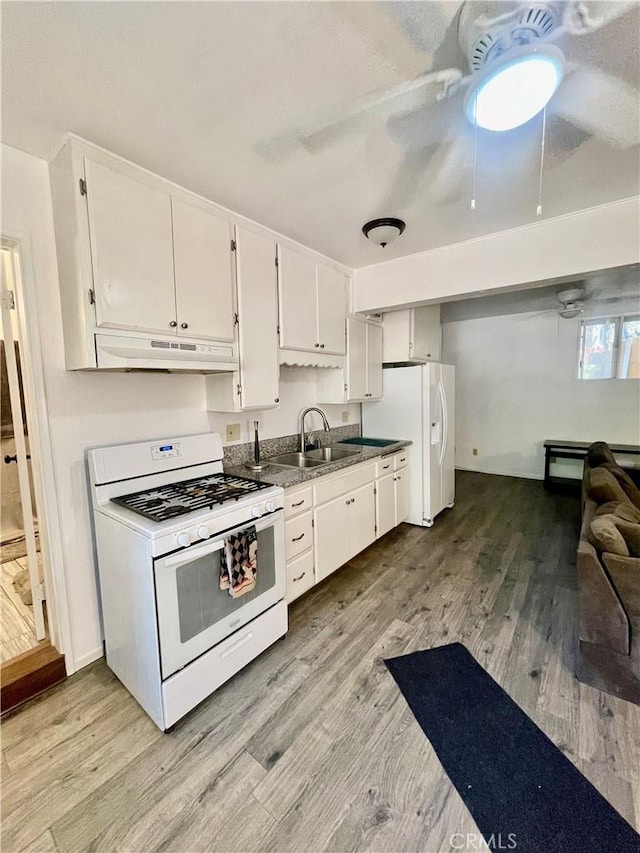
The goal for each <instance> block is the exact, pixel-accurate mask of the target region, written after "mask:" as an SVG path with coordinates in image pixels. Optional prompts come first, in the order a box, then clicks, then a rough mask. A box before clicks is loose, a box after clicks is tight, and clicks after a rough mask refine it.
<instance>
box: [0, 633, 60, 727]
mask: <svg viewBox="0 0 640 853" xmlns="http://www.w3.org/2000/svg"><path fill="white" fill-rule="evenodd" d="M66 677H67V672H66V669H65V665H64V655H61V654H60V653H59V652H58V651H57V650H56V649H54V647H53V646H52V645H51V643H50V642H49V641H48V640H42V641H41V642H40V643H38V645H37V646H35V647H34V648H33V649H29V651H27V652H23V653H22V654H21V655H18V656H17V657H15V658H12V659H11V660H9V661H6V663H3V664H1V665H0V707H1V708H2V714H3V715H4V714H5V713H7V712H9V711H12V710H13V709H14V708H17V707H18V706H19V705H22V704H23V703H24V702H27V701H28V700H29V699H33V698H34V697H35V696H38V694H40V693H42V692H43V691H45V690H48V689H49V688H50V687H53V686H54V685H55V684H59V683H60V682H61V681H64V680H65V678H66Z"/></svg>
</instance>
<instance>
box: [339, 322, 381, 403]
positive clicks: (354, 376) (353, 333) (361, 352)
mask: <svg viewBox="0 0 640 853" xmlns="http://www.w3.org/2000/svg"><path fill="white" fill-rule="evenodd" d="M368 367H369V365H368V361H367V324H366V323H365V321H364V320H361V319H360V318H359V317H348V318H347V378H346V391H345V400H364V399H365V398H366V396H367V378H368V372H369V371H368ZM381 369H382V366H381ZM329 378H332V377H329Z"/></svg>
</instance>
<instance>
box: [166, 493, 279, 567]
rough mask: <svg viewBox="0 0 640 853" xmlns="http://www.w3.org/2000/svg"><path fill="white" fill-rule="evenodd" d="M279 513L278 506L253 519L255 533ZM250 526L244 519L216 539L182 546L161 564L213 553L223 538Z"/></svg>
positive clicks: (170, 563)
mask: <svg viewBox="0 0 640 853" xmlns="http://www.w3.org/2000/svg"><path fill="white" fill-rule="evenodd" d="M281 515H282V509H280V508H279V509H278V510H276V511H275V512H271V513H269V514H268V515H267V516H264V517H263V518H261V519H259V520H257V521H254V522H253V526H254V527H255V529H256V533H260V531H262V530H266V528H267V527H272V526H273V525H274V524H275V522H276V519H277V518H278V517H279V516H281ZM251 526H252V522H251V521H245V522H244V524H239V525H238V526H237V527H233V528H232V529H231V530H227V531H226V533H225V534H224V536H221V537H219V538H218V539H208V540H206V541H205V542H203V543H202V544H201V545H196V546H195V547H194V546H193V545H189V546H188V547H187V548H183V549H182V550H181V551H178V553H177V554H172V555H171V556H169V557H163V558H162V564H163V565H164V566H165V567H166V568H168V569H169V568H171V567H173V566H179V565H181V564H182V563H190V562H191V561H192V560H197V559H198V557H204V556H205V555H206V554H214V553H215V552H216V551H221V550H222V549H223V548H224V543H225V540H226V539H227V538H228V537H229V536H231V535H233V534H234V533H236V532H237V531H238V530H244V529H245V528H247V527H251Z"/></svg>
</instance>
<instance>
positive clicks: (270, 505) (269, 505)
mask: <svg viewBox="0 0 640 853" xmlns="http://www.w3.org/2000/svg"><path fill="white" fill-rule="evenodd" d="M264 508H265V509H266V511H267V512H273V511H274V509H275V508H276V505H275V504H274V502H273V501H265V503H264Z"/></svg>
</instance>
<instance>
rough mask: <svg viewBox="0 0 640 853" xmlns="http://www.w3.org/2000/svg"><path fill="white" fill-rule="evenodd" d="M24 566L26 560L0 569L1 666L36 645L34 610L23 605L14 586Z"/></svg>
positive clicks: (13, 561)
mask: <svg viewBox="0 0 640 853" xmlns="http://www.w3.org/2000/svg"><path fill="white" fill-rule="evenodd" d="M27 566H28V562H27V557H19V558H17V559H15V560H9V561H7V562H5V563H2V565H1V566H0V663H4V662H5V661H8V660H10V659H11V658H13V657H15V656H16V655H19V654H22V652H26V651H28V650H29V649H33V648H35V647H36V646H37V645H38V641H37V640H36V626H35V621H34V618H33V607H29V606H28V605H26V604H24V603H23V601H22V599H21V598H20V596H19V595H18V593H17V592H16V591H15V588H14V586H13V579H14V578H15V576H16V575H17V574H18V572H21V571H23V569H26V568H27Z"/></svg>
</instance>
